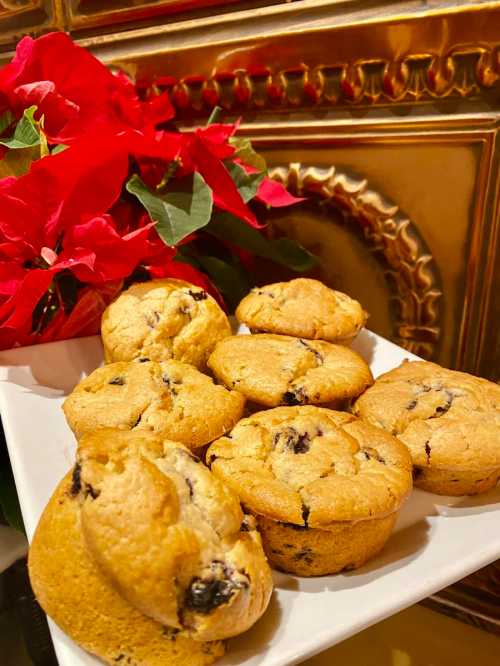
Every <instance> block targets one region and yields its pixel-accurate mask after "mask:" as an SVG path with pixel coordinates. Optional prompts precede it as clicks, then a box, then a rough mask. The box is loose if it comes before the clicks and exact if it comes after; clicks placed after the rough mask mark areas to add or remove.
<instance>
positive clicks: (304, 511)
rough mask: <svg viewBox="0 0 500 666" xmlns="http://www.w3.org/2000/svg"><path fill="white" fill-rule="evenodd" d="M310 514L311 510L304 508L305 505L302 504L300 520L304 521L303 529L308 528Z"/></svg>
mask: <svg viewBox="0 0 500 666" xmlns="http://www.w3.org/2000/svg"><path fill="white" fill-rule="evenodd" d="M310 513H311V509H310V508H309V507H308V506H306V505H305V504H302V520H303V521H304V527H306V528H307V527H309V524H308V522H307V521H308V520H309V514H310Z"/></svg>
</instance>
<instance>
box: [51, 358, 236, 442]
mask: <svg viewBox="0 0 500 666" xmlns="http://www.w3.org/2000/svg"><path fill="white" fill-rule="evenodd" d="M244 404H245V398H244V397H243V396H242V394H241V393H239V392H237V391H228V390H226V389H225V388H224V387H223V386H216V385H215V384H214V383H213V381H212V380H211V379H210V377H207V376H206V375H203V374H202V373H201V372H199V371H198V370H196V368H193V366H191V365H187V364H186V363H180V362H179V361H165V362H163V363H156V362H154V361H146V362H144V363H140V362H138V361H132V362H125V361H122V362H119V363H111V364H109V365H105V366H103V367H102V368H97V370H94V372H92V373H91V374H90V375H89V376H88V377H86V378H85V379H83V380H82V381H81V382H80V383H79V384H78V385H77V386H76V387H75V389H74V390H73V392H72V393H71V394H70V395H69V396H68V397H67V398H66V400H65V402H64V405H63V410H64V413H65V415H66V419H67V421H68V424H69V426H70V428H71V429H72V430H73V432H74V433H75V436H76V438H77V439H80V437H82V436H83V435H84V434H85V433H87V432H91V431H93V430H96V429H97V428H107V427H109V428H120V429H122V430H137V431H152V432H154V433H156V434H157V435H158V436H160V437H166V438H169V439H173V440H175V441H177V442H181V443H182V444H185V445H186V446H189V447H190V448H197V447H200V446H203V445H204V444H207V443H208V442H211V441H213V440H214V439H215V438H216V437H220V436H221V435H222V434H224V433H225V432H227V431H228V430H230V429H231V428H232V427H233V425H234V424H235V423H236V422H237V421H238V419H239V418H240V416H241V414H242V413H243V407H244Z"/></svg>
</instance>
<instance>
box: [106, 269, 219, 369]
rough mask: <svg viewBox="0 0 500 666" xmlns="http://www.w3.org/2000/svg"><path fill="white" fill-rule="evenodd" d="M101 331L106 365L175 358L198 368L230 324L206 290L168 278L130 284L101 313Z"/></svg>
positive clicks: (204, 362)
mask: <svg viewBox="0 0 500 666" xmlns="http://www.w3.org/2000/svg"><path fill="white" fill-rule="evenodd" d="M101 334H102V341H103V344H104V358H105V361H106V363H113V362H114V361H132V360H133V359H136V358H149V359H150V360H152V361H167V360H169V359H176V360H177V361H183V362H184V363H191V365H194V366H196V367H198V368H201V369H203V368H204V367H205V364H206V361H207V358H208V356H209V354H210V352H211V351H212V349H213V347H214V345H215V343H216V342H217V341H218V340H221V339H222V338H224V337H226V336H228V335H231V326H230V324H229V321H228V318H227V317H226V315H225V314H224V312H223V311H222V310H221V308H220V307H219V305H218V304H217V303H216V301H215V300H214V299H213V298H212V297H211V296H210V295H209V294H207V292H206V291H204V290H203V289H200V287H195V286H194V285H192V284H189V282H184V281H183V280H174V279H168V280H153V281H152V282H143V283H139V284H134V285H132V286H131V287H129V289H127V290H126V291H124V292H123V293H122V294H120V296H118V298H117V299H116V300H115V301H114V302H113V303H111V305H110V306H109V307H108V308H107V309H106V311H105V312H104V314H103V317H102V326H101Z"/></svg>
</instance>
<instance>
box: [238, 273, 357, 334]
mask: <svg viewBox="0 0 500 666" xmlns="http://www.w3.org/2000/svg"><path fill="white" fill-rule="evenodd" d="M236 317H237V319H238V321H240V322H241V323H243V324H246V325H247V326H248V328H249V329H250V330H252V331H256V332H259V333H280V334H282V335H292V336H295V337H297V338H306V339H309V340H318V339H319V340H328V341H329V342H341V343H348V342H350V341H351V340H352V339H353V338H354V337H355V336H356V335H357V334H358V333H359V331H360V329H361V328H362V327H363V326H364V325H365V322H366V319H367V314H366V312H364V310H363V308H362V307H361V305H360V303H358V301H355V300H354V299H353V298H350V297H349V296H347V295H346V294H343V293H342V292H341V291H334V290H333V289H329V288H328V287H327V286H326V285H324V284H323V283H322V282H319V281H318V280H311V279H309V278H297V279H296V280H290V282H276V283H275V284H268V285H265V286H264V287H256V288H255V289H252V291H251V292H250V293H249V294H248V296H245V298H244V299H243V300H242V301H241V303H240V304H239V305H238V308H237V309H236Z"/></svg>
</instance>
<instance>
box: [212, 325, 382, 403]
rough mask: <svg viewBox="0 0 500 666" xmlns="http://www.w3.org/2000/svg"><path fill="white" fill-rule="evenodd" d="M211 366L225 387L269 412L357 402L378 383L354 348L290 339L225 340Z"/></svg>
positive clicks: (251, 337) (265, 336) (264, 336)
mask: <svg viewBox="0 0 500 666" xmlns="http://www.w3.org/2000/svg"><path fill="white" fill-rule="evenodd" d="M208 365H209V367H210V369H211V370H212V371H213V373H214V374H215V376H216V377H217V378H218V379H219V380H220V381H222V382H223V383H224V384H225V386H227V387H228V388H234V389H236V390H238V391H241V393H243V394H244V395H245V396H246V397H247V398H248V399H249V400H252V401H253V402H256V403H258V404H260V405H266V406H269V407H274V406H277V405H299V404H307V403H313V404H318V403H328V402H331V401H333V400H338V399H344V398H351V397H353V396H358V395H359V394H360V393H361V392H362V391H363V390H364V389H365V388H366V387H367V386H370V384H372V382H373V377H372V374H371V372H370V368H369V367H368V365H367V364H366V362H365V361H364V360H363V359H362V358H361V356H359V355H358V354H356V352H354V351H352V350H351V349H349V348H348V347H344V346H343V345H333V344H331V343H330V342H324V341H322V340H302V339H301V338H292V337H288V336H285V335H268V334H258V335H234V336H231V337H229V338H225V339H224V340H221V341H220V342H219V343H217V345H216V347H215V349H214V351H213V352H212V354H211V356H210V358H209V360H208Z"/></svg>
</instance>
